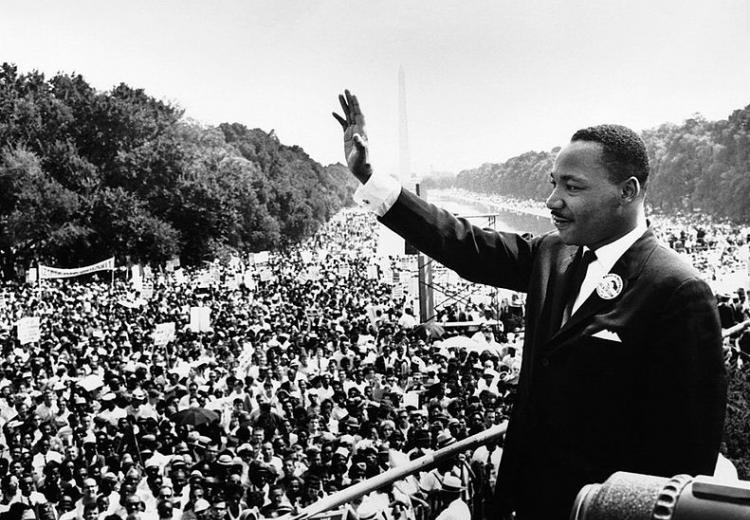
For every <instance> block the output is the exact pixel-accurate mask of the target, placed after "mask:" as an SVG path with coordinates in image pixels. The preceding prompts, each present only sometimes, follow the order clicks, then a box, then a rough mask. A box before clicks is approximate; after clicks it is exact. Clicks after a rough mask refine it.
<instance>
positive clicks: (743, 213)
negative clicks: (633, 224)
mask: <svg viewBox="0 0 750 520" xmlns="http://www.w3.org/2000/svg"><path fill="white" fill-rule="evenodd" d="M641 136H642V137H643V140H644V141H645V143H646V147H647V149H648V154H649V160H650V163H651V174H650V177H649V181H648V185H647V201H648V203H649V204H650V205H651V206H652V207H654V208H658V209H660V210H662V211H665V212H670V213H674V212H692V211H700V212H702V213H704V214H708V215H712V216H714V217H717V218H721V219H728V220H731V221H734V222H738V223H750V105H748V106H747V107H745V108H744V109H742V110H735V111H734V112H733V113H732V114H731V115H730V116H729V118H727V119H725V120H720V121H708V120H706V119H705V118H703V117H702V116H700V115H696V116H694V117H692V118H690V119H687V120H686V121H684V122H683V123H682V124H671V123H669V124H663V125H661V126H659V127H657V128H653V129H649V130H645V131H644V132H642V134H641ZM558 151H559V148H555V149H553V150H551V151H549V152H526V153H524V154H522V155H519V156H517V157H513V158H511V159H509V160H507V161H505V162H503V163H498V164H494V163H488V164H483V165H482V166H479V167H478V168H474V169H470V170H464V171H462V172H460V173H459V174H458V176H457V177H456V179H455V186H457V187H460V188H463V189H467V190H472V191H480V192H487V193H499V194H503V195H508V196H512V197H518V198H529V199H537V200H544V199H545V198H546V197H547V196H548V195H549V191H550V187H549V172H550V171H551V170H552V165H553V162H554V159H555V156H556V155H557V152H558ZM428 184H429V183H428ZM432 184H434V185H435V186H445V179H441V180H439V181H438V180H435V181H432Z"/></svg>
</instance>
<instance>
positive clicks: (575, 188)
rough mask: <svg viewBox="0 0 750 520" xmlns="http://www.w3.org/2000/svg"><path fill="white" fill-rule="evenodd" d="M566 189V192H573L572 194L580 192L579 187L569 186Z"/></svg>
mask: <svg viewBox="0 0 750 520" xmlns="http://www.w3.org/2000/svg"><path fill="white" fill-rule="evenodd" d="M567 188H568V191H570V192H573V193H575V192H577V191H580V190H581V188H580V187H579V186H571V185H570V184H569V185H568V186H567Z"/></svg>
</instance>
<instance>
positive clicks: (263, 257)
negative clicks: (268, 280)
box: [253, 251, 268, 265]
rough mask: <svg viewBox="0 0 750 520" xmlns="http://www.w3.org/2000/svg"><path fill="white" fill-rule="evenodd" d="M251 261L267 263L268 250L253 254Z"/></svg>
mask: <svg viewBox="0 0 750 520" xmlns="http://www.w3.org/2000/svg"><path fill="white" fill-rule="evenodd" d="M253 262H254V263H255V264H256V265H258V264H266V263H268V251H259V252H257V253H255V254H254V255H253Z"/></svg>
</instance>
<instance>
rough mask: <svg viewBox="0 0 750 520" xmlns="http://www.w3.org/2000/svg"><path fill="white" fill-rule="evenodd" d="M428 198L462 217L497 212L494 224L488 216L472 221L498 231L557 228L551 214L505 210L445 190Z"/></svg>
mask: <svg viewBox="0 0 750 520" xmlns="http://www.w3.org/2000/svg"><path fill="white" fill-rule="evenodd" d="M427 198H428V200H429V201H430V202H432V203H433V204H435V205H437V206H440V207H441V208H443V209H447V210H448V211H450V212H452V213H455V214H457V215H459V216H461V217H468V216H471V215H486V214H496V215H497V216H496V218H495V225H494V226H492V225H490V222H489V221H488V219H487V218H476V219H474V218H472V219H471V221H472V223H475V224H477V225H479V226H483V227H485V226H488V227H494V229H497V230H498V231H510V232H514V233H531V234H532V235H541V234H543V233H547V232H548V231H553V230H554V229H555V228H554V226H553V225H552V222H551V220H550V218H549V216H546V215H545V216H540V215H534V214H531V213H521V212H517V211H510V210H504V209H501V208H499V207H498V206H496V205H494V204H485V203H482V202H477V201H474V200H470V199H464V198H460V197H458V196H454V195H449V194H447V193H445V192H432V193H429V194H428V195H427Z"/></svg>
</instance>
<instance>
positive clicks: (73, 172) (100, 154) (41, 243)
mask: <svg viewBox="0 0 750 520" xmlns="http://www.w3.org/2000/svg"><path fill="white" fill-rule="evenodd" d="M342 168H343V167H342V166H341V165H332V166H328V167H323V166H321V165H320V164H318V163H317V162H315V161H314V160H312V159H311V158H310V157H309V156H308V155H307V154H306V153H305V152H304V150H302V148H300V147H298V146H286V145H284V144H282V143H280V142H279V140H278V139H277V138H276V136H275V135H274V133H273V131H271V132H265V131H263V130H260V129H249V128H247V127H245V126H243V125H241V124H239V123H232V124H229V123H225V124H221V125H219V126H218V127H210V126H203V125H200V124H197V123H195V122H192V121H189V120H186V119H185V118H184V117H183V112H182V110H180V109H179V107H177V106H174V105H172V104H170V103H166V102H163V101H160V100H157V99H155V98H153V97H151V96H149V95H148V94H147V93H146V92H144V91H143V90H142V89H135V88H132V87H130V86H128V85H125V84H120V85H118V86H116V87H114V88H113V89H111V90H110V91H107V92H99V91H97V90H96V89H94V88H92V87H91V86H90V85H89V84H88V83H87V82H86V80H85V79H84V78H83V77H82V76H81V75H78V74H63V73H60V74H58V75H56V76H54V77H53V78H51V79H46V78H45V77H44V75H43V74H40V73H38V72H31V73H26V74H23V73H20V72H19V71H18V69H17V67H15V66H14V65H12V64H8V63H4V64H3V65H2V66H0V258H1V259H2V265H3V269H4V271H5V273H6V274H10V273H12V271H13V267H14V265H16V264H18V263H21V264H26V265H28V264H30V263H33V262H34V261H38V262H42V263H56V264H57V265H62V266H66V267H74V266H77V265H84V264H86V263H89V262H93V261H98V260H101V259H102V258H104V257H107V256H111V255H115V256H117V257H118V261H119V262H125V261H133V262H159V261H163V260H165V259H167V258H170V257H172V256H175V255H179V256H181V258H182V261H183V262H185V263H188V264H190V263H198V262H200V261H202V260H207V259H211V258H213V257H214V256H215V255H217V254H219V253H220V252H222V251H226V250H235V251H259V250H264V249H271V248H278V247H284V246H286V245H287V244H289V243H291V242H295V241H298V240H300V239H302V238H304V237H306V236H309V235H310V234H312V233H313V232H314V231H315V230H316V229H317V228H318V227H319V226H320V225H321V224H322V223H323V222H325V221H326V220H327V219H328V218H329V217H330V216H331V215H332V214H333V213H335V212H336V211H337V210H338V209H339V208H341V207H342V206H343V205H344V204H347V203H350V202H351V194H352V192H353V189H354V187H353V181H352V179H351V178H350V176H348V175H345V174H344V175H342ZM344 173H345V171H344Z"/></svg>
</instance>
